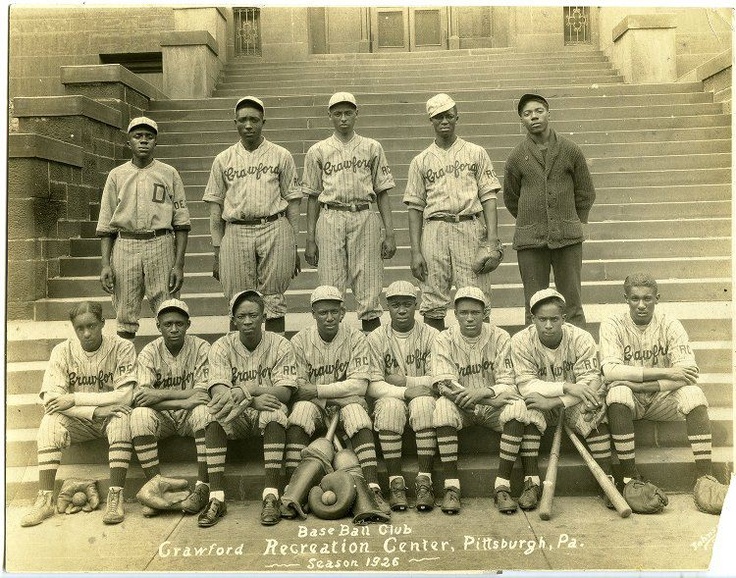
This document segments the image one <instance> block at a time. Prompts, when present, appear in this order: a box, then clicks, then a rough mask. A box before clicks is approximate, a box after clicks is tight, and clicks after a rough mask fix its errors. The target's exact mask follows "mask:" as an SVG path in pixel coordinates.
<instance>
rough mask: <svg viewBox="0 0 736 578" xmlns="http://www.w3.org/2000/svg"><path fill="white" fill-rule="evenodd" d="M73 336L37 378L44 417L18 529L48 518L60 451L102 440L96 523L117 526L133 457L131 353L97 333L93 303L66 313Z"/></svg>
mask: <svg viewBox="0 0 736 578" xmlns="http://www.w3.org/2000/svg"><path fill="white" fill-rule="evenodd" d="M69 319H70V320H71V322H72V326H73V327H74V332H75V333H76V334H77V338H76V339H67V340H65V341H62V342H61V343H59V344H58V345H57V346H56V347H54V349H53V351H52V352H51V358H50V359H49V365H48V367H47V368H46V372H45V374H44V376H43V384H42V385H41V393H40V398H41V402H42V403H43V405H44V412H45V413H44V416H43V418H42V419H41V425H40V426H39V428H38V485H39V491H38V496H37V498H36V501H35V503H34V504H33V507H32V508H31V510H30V511H29V512H28V513H27V514H26V515H25V516H24V517H23V519H22V520H21V526H35V525H37V524H40V523H41V522H43V521H44V520H45V519H46V518H49V517H51V516H52V515H53V514H54V510H55V508H54V502H53V499H52V496H53V492H54V482H55V481H56V472H57V470H58V468H59V464H60V462H61V454H62V450H64V449H66V448H68V447H69V446H70V445H71V444H73V443H79V442H84V441H88V440H93V439H99V438H106V439H107V441H108V443H109V444H110V447H109V450H108V456H109V457H108V459H109V463H110V490H109V492H108V494H107V507H106V509H105V514H104V516H103V518H102V521H103V522H104V523H105V524H119V523H120V522H122V521H123V518H124V516H125V512H124V510H123V487H124V486H125V477H126V475H127V473H128V465H129V464H130V457H131V454H132V452H133V446H132V445H131V441H130V416H129V415H128V414H129V412H130V407H129V404H130V401H131V392H132V390H133V386H134V385H135V348H134V347H133V344H132V343H131V342H130V341H128V340H126V339H122V338H121V337H117V336H107V335H103V334H102V328H103V327H104V325H105V320H104V319H103V317H102V306H101V305H100V304H99V303H94V302H90V301H82V302H81V303H78V304H77V305H75V306H74V307H73V308H72V309H71V311H69Z"/></svg>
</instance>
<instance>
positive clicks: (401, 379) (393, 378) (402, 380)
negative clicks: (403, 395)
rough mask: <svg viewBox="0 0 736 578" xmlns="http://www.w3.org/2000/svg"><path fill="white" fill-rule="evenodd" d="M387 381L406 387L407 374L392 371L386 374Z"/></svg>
mask: <svg viewBox="0 0 736 578" xmlns="http://www.w3.org/2000/svg"><path fill="white" fill-rule="evenodd" d="M386 383H390V384H391V385H397V386H399V387H404V386H405V385H406V376H404V375H401V374H399V373H392V374H391V375H387V376H386Z"/></svg>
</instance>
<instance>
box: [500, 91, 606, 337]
mask: <svg viewBox="0 0 736 578" xmlns="http://www.w3.org/2000/svg"><path fill="white" fill-rule="evenodd" d="M517 111H518V113H519V117H521V122H522V123H523V125H524V127H525V128H526V130H527V133H528V135H527V137H526V139H525V140H524V141H522V142H521V143H519V144H518V145H517V146H516V148H515V149H514V150H513V151H511V154H510V155H509V158H508V159H507V160H506V166H505V169H504V180H503V198H504V202H505V204H506V208H507V209H508V210H509V213H511V214H512V215H513V216H514V218H515V219H516V230H515V232H514V245H513V246H514V249H516V254H517V258H518V260H519V273H520V274H521V282H522V283H523V284H524V302H525V307H526V315H525V317H526V324H527V325H528V324H529V323H531V313H530V311H529V299H530V298H531V296H532V295H534V293H536V292H537V291H539V290H541V289H545V288H546V287H547V286H548V285H549V272H550V268H551V269H552V270H554V273H555V285H556V286H557V289H558V290H559V291H560V293H562V294H563V295H564V296H565V302H566V303H567V310H566V316H567V320H568V322H569V323H572V324H573V325H577V326H578V327H583V328H584V327H585V313H584V312H583V302H582V297H581V269H582V266H583V239H584V235H583V224H584V223H587V222H588V213H590V208H591V207H592V206H593V201H595V189H594V188H593V181H592V179H591V177H590V171H589V170H588V165H587V164H586V162H585V157H584V156H583V153H582V151H581V150H580V148H579V147H578V145H576V144H575V143H574V142H572V141H570V140H567V139H566V138H564V137H562V136H560V135H558V134H557V133H556V132H555V131H554V130H553V129H552V128H551V127H550V126H549V118H550V112H549V104H548V103H547V100H546V99H545V98H544V97H542V96H539V95H538V94H525V95H523V96H522V97H521V98H520V99H519V105H518V107H517Z"/></svg>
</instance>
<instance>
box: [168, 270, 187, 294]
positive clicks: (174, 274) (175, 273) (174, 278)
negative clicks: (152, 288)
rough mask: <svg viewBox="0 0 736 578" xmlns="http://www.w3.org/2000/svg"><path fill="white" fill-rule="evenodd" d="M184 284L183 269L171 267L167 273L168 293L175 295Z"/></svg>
mask: <svg viewBox="0 0 736 578" xmlns="http://www.w3.org/2000/svg"><path fill="white" fill-rule="evenodd" d="M183 284H184V269H183V268H182V267H172V268H171V271H169V293H176V292H177V291H178V290H179V289H181V286H182V285H183Z"/></svg>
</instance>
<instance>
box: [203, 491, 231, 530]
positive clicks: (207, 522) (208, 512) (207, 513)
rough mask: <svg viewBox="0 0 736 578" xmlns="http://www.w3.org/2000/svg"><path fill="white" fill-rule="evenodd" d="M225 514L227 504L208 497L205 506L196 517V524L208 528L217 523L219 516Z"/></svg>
mask: <svg viewBox="0 0 736 578" xmlns="http://www.w3.org/2000/svg"><path fill="white" fill-rule="evenodd" d="M225 514H227V505H225V502H221V501H220V500H218V499H217V498H210V501H209V503H208V504H207V507H206V508H205V509H204V511H203V512H202V513H201V514H200V515H199V517H198V518H197V525H198V526H199V527H200V528H209V527H210V526H214V525H215V524H217V522H218V521H219V519H220V518H222V517H223V516H224V515H225Z"/></svg>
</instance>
